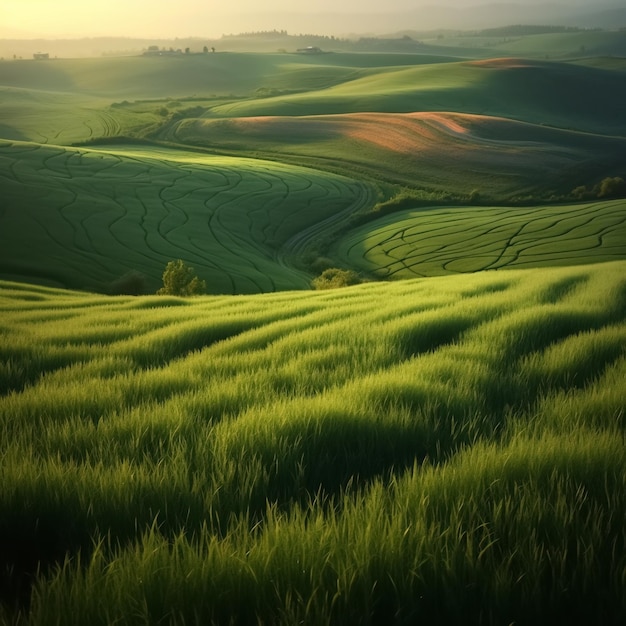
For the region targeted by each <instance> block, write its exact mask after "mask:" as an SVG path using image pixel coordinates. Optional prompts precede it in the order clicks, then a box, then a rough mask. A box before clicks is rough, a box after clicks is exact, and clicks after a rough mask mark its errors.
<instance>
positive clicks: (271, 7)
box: [0, 0, 597, 38]
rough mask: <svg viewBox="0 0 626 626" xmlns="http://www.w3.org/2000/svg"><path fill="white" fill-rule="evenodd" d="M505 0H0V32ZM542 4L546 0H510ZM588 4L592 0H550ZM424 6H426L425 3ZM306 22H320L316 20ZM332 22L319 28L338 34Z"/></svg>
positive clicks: (176, 27)
mask: <svg viewBox="0 0 626 626" xmlns="http://www.w3.org/2000/svg"><path fill="white" fill-rule="evenodd" d="M490 1H491V2H498V1H499V2H506V1H507V0H385V1H384V2H381V1H380V0H303V1H301V2H297V1H294V0H222V1H221V2H217V1H215V0H0V37H32V36H46V37H59V38H60V37H65V36H70V37H91V36H97V35H122V36H129V37H177V36H178V37H186V36H199V37H219V36H220V35H221V34H223V33H237V32H241V31H243V30H267V29H272V28H277V29H283V28H284V29H287V30H289V32H319V28H316V29H315V31H311V30H307V17H306V15H307V14H309V15H311V16H314V15H315V14H318V13H333V12H334V13H355V14H363V13H384V12H386V13H391V12H393V11H401V10H406V9H416V8H418V7H428V6H431V7H432V6H433V5H436V6H437V7H442V6H458V7H467V6H472V5H478V4H488V3H489V2H490ZM509 1H511V2H515V3H516V4H523V5H546V4H549V3H550V0H548V1H546V0H544V1H543V2H542V1H541V0H509ZM552 1H553V2H555V3H557V4H560V5H566V6H567V5H569V6H572V7H574V6H578V7H580V6H581V5H584V4H587V5H593V4H595V3H596V2H597V0H586V1H585V0H552ZM424 11H426V9H424ZM311 24H315V25H316V26H319V20H318V21H311ZM334 31H336V29H334V28H333V24H332V23H329V24H328V29H327V31H326V32H324V33H320V34H337V33H336V32H334Z"/></svg>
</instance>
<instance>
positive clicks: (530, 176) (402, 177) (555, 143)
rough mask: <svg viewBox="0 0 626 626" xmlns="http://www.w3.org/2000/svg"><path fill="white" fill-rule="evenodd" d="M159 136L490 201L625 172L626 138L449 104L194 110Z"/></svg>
mask: <svg viewBox="0 0 626 626" xmlns="http://www.w3.org/2000/svg"><path fill="white" fill-rule="evenodd" d="M159 137H161V138H163V139H167V140H169V141H174V142H177V143H181V144H191V145H196V146H204V147H208V148H213V149H215V148H217V149H225V150H229V151H239V152H244V153H245V152H251V151H258V152H260V153H266V154H271V155H273V156H274V157H275V158H281V157H282V158H283V159H285V160H287V159H293V158H298V157H300V158H303V157H305V158H307V159H308V160H309V162H310V163H312V164H313V163H315V164H318V165H319V166H326V167H330V166H334V167H336V168H339V169H352V171H354V172H355V175H358V173H359V172H360V173H362V174H363V173H365V174H367V175H368V176H370V177H372V178H375V179H378V180H385V181H394V182H398V183H402V184H405V185H409V186H411V187H423V188H426V189H429V190H431V191H435V192H438V193H449V194H451V195H454V194H457V195H459V196H468V195H470V194H471V193H472V191H474V190H477V191H478V192H479V193H480V194H481V197H482V198H483V200H487V199H494V200H495V199H499V200H502V199H504V198H506V199H511V198H513V197H517V198H521V197H538V198H541V197H544V198H548V197H549V196H551V195H553V194H555V193H556V194H563V193H568V192H570V191H571V190H572V189H574V188H576V187H577V186H579V185H580V184H583V183H584V184H587V183H588V182H591V181H593V180H594V178H602V177H605V176H608V175H615V176H618V175H622V174H624V172H625V169H624V162H623V158H622V157H623V155H624V154H626V139H624V138H613V137H607V136H599V135H593V134H590V133H580V132H572V131H567V130H561V129H554V128H550V127H546V126H542V125H538V124H529V123H525V122H516V121H514V120H508V119H505V118H496V117H491V116H488V115H480V116H479V115H467V114H459V113H449V112H441V113H430V112H420V113H409V114H380V113H353V114H341V115H315V116H304V117H298V116H267V117H251V118H245V117H244V118H232V119H217V120H216V119H213V118H206V117H200V118H194V117H190V118H186V119H182V120H180V121H175V122H174V123H173V124H172V125H170V126H168V127H167V128H166V129H165V130H164V131H162V132H161V133H160V134H159ZM547 172H549V174H550V175H549V176H546V173H547Z"/></svg>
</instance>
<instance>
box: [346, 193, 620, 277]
mask: <svg viewBox="0 0 626 626" xmlns="http://www.w3.org/2000/svg"><path fill="white" fill-rule="evenodd" d="M624 250H626V201H624V200H613V201H607V202H594V203H579V204H576V205H573V206H564V205H556V206H547V207H530V208H528V207H526V208H510V207H503V208H492V207H486V208H474V209H469V208H460V209H459V208H442V209H431V210H428V211H425V210H422V211H403V212H401V213H395V214H394V215H393V216H391V217H387V218H381V219H379V220H377V221H376V222H375V223H374V224H368V225H366V226H364V227H361V228H360V229H355V230H354V231H352V232H350V234H349V235H348V236H347V237H345V238H344V239H343V240H341V241H340V242H339V243H338V244H337V246H336V252H335V254H336V255H337V256H338V257H339V258H341V259H342V260H343V261H344V262H345V263H347V264H348V265H350V266H352V267H357V268H360V269H363V270H365V271H367V272H370V273H373V274H374V275H376V276H379V277H382V278H412V277H416V276H438V275H442V274H455V273H458V272H479V271H483V270H501V269H511V268H524V267H541V266H556V265H565V266H567V265H576V264H578V263H594V262H596V261H600V260H604V261H608V260H611V259H621V258H623V254H624Z"/></svg>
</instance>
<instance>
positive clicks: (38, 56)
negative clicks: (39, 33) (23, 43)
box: [33, 52, 50, 61]
mask: <svg viewBox="0 0 626 626" xmlns="http://www.w3.org/2000/svg"><path fill="white" fill-rule="evenodd" d="M49 58H50V55H49V54H48V53H47V52H35V54H33V59H35V61H47V60H48V59H49Z"/></svg>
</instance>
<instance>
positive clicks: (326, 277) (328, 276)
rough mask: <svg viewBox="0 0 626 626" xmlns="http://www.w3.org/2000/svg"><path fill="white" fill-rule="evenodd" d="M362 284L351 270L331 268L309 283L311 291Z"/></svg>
mask: <svg viewBox="0 0 626 626" xmlns="http://www.w3.org/2000/svg"><path fill="white" fill-rule="evenodd" d="M361 282H363V281H362V280H361V278H360V277H359V275H358V274H357V273H356V272H354V271H353V270H342V269H339V268H337V267H331V268H329V269H327V270H324V271H323V272H322V273H321V274H320V275H319V276H318V277H317V278H314V279H313V280H312V281H311V286H312V287H313V289H338V288H339V287H349V286H350V285H358V284H359V283H361Z"/></svg>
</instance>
